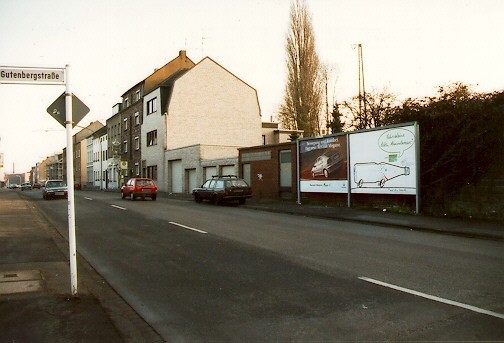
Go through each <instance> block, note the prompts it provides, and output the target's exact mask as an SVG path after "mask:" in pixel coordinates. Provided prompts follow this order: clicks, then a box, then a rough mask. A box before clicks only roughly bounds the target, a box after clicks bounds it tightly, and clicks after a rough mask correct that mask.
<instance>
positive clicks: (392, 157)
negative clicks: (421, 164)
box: [349, 125, 417, 195]
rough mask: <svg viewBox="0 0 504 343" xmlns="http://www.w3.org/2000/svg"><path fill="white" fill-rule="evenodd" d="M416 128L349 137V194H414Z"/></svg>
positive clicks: (415, 180) (395, 129) (415, 184)
mask: <svg viewBox="0 0 504 343" xmlns="http://www.w3.org/2000/svg"><path fill="white" fill-rule="evenodd" d="M416 132H417V130H416V126H415V125H411V126H402V127H391V128H387V129H382V130H373V131H368V132H360V133H354V134H350V135H349V140H350V142H349V144H350V174H351V175H350V179H351V181H350V188H351V192H352V193H367V194H409V195H416V193H417V189H416V188H417V175H416V173H417V166H416V163H417V156H416V151H417V149H416V144H417V137H416Z"/></svg>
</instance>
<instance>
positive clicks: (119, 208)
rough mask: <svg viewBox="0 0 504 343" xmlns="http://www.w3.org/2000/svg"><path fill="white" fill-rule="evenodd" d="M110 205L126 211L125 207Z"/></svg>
mask: <svg viewBox="0 0 504 343" xmlns="http://www.w3.org/2000/svg"><path fill="white" fill-rule="evenodd" d="M110 206H112V207H114V208H118V209H120V210H123V211H126V208H124V207H121V206H117V205H110Z"/></svg>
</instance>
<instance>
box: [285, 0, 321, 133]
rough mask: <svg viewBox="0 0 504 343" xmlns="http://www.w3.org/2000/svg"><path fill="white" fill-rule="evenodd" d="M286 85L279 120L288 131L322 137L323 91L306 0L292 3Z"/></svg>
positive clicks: (287, 47)
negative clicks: (293, 130) (302, 131)
mask: <svg viewBox="0 0 504 343" xmlns="http://www.w3.org/2000/svg"><path fill="white" fill-rule="evenodd" d="M286 53H287V69H288V76H287V84H286V86H285V94H284V101H283V104H282V105H281V106H280V111H279V118H280V122H281V124H282V126H283V127H284V128H286V129H297V130H304V136H305V137H311V136H316V135H318V134H320V124H321V123H320V115H321V112H322V111H321V110H322V99H323V91H324V83H323V75H322V72H321V65H320V62H319V58H318V55H317V52H316V50H315V36H314V33H313V26H312V23H311V16H310V14H309V12H308V8H307V6H306V3H305V0H293V2H292V4H291V10H290V28H289V32H288V34H287V42H286Z"/></svg>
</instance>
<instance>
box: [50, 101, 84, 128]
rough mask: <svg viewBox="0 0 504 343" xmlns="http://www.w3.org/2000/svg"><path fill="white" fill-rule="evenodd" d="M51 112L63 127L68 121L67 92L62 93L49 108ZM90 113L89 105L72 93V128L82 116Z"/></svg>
mask: <svg viewBox="0 0 504 343" xmlns="http://www.w3.org/2000/svg"><path fill="white" fill-rule="evenodd" d="M47 113H49V114H50V115H51V116H52V117H53V118H54V119H56V120H57V121H58V123H60V124H61V125H63V127H65V122H66V108H65V93H63V94H61V95H60V96H59V97H58V98H57V99H56V100H55V101H54V102H53V103H52V104H51V105H50V106H49V107H48V108H47ZM88 113H89V107H87V106H86V105H85V104H84V103H83V102H82V101H81V100H80V99H79V98H77V97H76V96H75V95H74V94H72V128H73V127H75V125H77V124H78V123H79V122H80V121H81V120H82V118H84V117H85V116H86V114H88Z"/></svg>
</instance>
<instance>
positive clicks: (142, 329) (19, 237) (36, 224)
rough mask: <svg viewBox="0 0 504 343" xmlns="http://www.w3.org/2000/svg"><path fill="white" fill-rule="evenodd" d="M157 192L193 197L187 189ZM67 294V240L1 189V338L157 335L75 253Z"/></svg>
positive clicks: (139, 338)
mask: <svg viewBox="0 0 504 343" xmlns="http://www.w3.org/2000/svg"><path fill="white" fill-rule="evenodd" d="M159 195H160V197H163V198H168V199H176V200H181V201H193V200H192V197H191V196H190V195H188V194H187V195H182V194H166V193H164V194H159ZM243 207H246V208H250V209H254V210H258V211H272V212H281V213H289V214H293V215H301V216H313V217H318V218H327V219H337V220H346V221H352V222H361V223H369V224H378V225H386V226H388V227H390V226H393V227H397V228H403V229H408V230H424V231H431V232H438V233H442V234H450V235H462V236H465V237H475V238H484V239H493V240H498V241H502V240H504V224H503V223H500V222H484V221H476V220H474V221H473V220H458V219H443V218H432V217H425V216H420V215H418V216H414V215H403V214H395V213H390V212H381V211H361V210H354V209H349V208H335V207H326V206H312V205H299V204H296V203H294V202H290V201H273V200H265V199H251V200H250V201H247V204H246V205H243ZM77 264H78V275H79V278H78V283H79V284H78V291H79V296H78V298H73V297H71V289H70V276H69V274H70V270H69V263H68V243H67V241H66V240H65V239H64V238H63V237H62V236H61V235H60V234H59V233H58V232H57V231H56V230H55V229H54V228H53V227H51V226H50V224H48V221H47V220H46V219H45V218H44V217H43V215H42V214H41V213H40V212H39V211H38V210H37V209H36V208H35V207H33V206H32V205H31V204H30V202H28V201H26V200H24V199H23V198H22V197H21V196H20V194H19V192H17V191H11V190H5V189H0V342H90V341H91V342H162V341H163V339H162V338H161V337H160V336H159V335H158V334H157V333H156V332H155V331H154V330H153V329H152V328H151V327H150V326H149V325H148V324H147V323H146V322H145V321H144V320H143V319H142V318H140V317H139V316H138V315H137V313H136V312H135V311H134V310H133V309H132V308H131V307H130V306H129V305H128V304H127V303H126V302H125V301H124V300H123V299H122V298H121V297H120V296H119V295H118V294H117V293H116V292H115V291H114V290H113V289H112V288H111V287H110V286H109V285H108V284H107V282H106V281H105V280H104V279H103V278H101V276H100V275H98V274H97V273H96V272H95V271H94V270H93V268H92V267H90V266H89V265H88V264H87V262H86V261H85V260H84V259H82V258H80V257H78V260H77Z"/></svg>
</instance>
